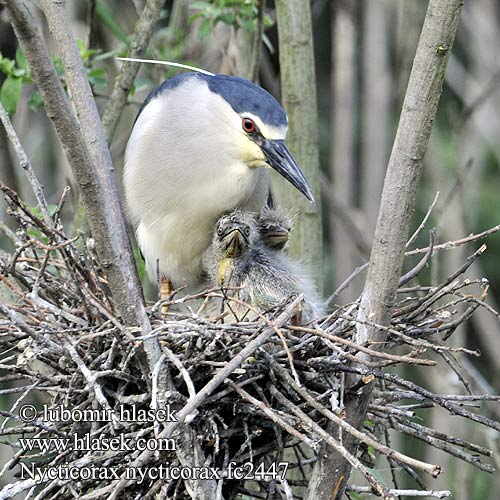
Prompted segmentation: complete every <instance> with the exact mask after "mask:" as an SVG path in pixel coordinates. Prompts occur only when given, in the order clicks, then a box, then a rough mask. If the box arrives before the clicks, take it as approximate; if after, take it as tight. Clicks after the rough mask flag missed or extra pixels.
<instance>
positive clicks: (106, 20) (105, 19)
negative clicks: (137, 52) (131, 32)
mask: <svg viewBox="0 0 500 500" xmlns="http://www.w3.org/2000/svg"><path fill="white" fill-rule="evenodd" d="M95 13H96V15H97V17H98V18H99V19H100V21H101V22H102V24H104V26H106V28H108V29H109V31H111V33H113V35H114V36H115V37H116V38H118V40H120V41H121V42H123V43H124V44H125V45H127V46H128V44H129V38H128V35H127V33H126V32H125V31H124V30H123V29H122V28H121V26H120V25H119V24H118V23H117V21H116V14H113V12H112V11H111V10H110V8H109V7H108V6H107V5H106V3H105V2H103V1H102V0H98V1H97V2H96V5H95Z"/></svg>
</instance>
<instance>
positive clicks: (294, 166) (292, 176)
mask: <svg viewBox="0 0 500 500" xmlns="http://www.w3.org/2000/svg"><path fill="white" fill-rule="evenodd" d="M261 147H262V151H263V152H264V154H265V155H266V159H267V163H268V164H269V166H270V167H272V168H273V169H274V170H276V172H278V173H279V174H280V175H282V176H283V177H284V178H285V179H286V180H287V181H288V182H290V183H291V184H292V185H293V186H295V187H296V188H297V189H298V190H299V191H300V192H301V193H302V194H303V195H304V196H305V197H306V198H307V199H308V200H309V201H310V202H311V203H314V201H315V200H314V196H313V193H312V190H311V186H309V183H308V182H307V179H306V176H305V175H304V173H303V172H302V170H301V169H300V167H299V165H298V163H297V162H296V161H295V158H294V157H293V156H292V154H291V153H290V151H289V150H288V148H287V147H286V144H285V141H282V140H274V141H264V143H263V144H262V146H261Z"/></svg>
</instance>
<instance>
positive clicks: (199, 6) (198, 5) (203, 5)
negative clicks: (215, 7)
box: [190, 1, 211, 10]
mask: <svg viewBox="0 0 500 500" xmlns="http://www.w3.org/2000/svg"><path fill="white" fill-rule="evenodd" d="M210 7H211V4H210V2H202V1H200V2H191V5H190V8H191V9H196V10H207V9H209V8H210Z"/></svg>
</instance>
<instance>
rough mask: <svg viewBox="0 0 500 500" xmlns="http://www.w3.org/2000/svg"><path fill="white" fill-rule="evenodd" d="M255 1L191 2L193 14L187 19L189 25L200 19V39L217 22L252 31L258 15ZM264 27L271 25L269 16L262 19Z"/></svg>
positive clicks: (208, 0) (220, 0)
mask: <svg viewBox="0 0 500 500" xmlns="http://www.w3.org/2000/svg"><path fill="white" fill-rule="evenodd" d="M257 5H258V4H257V0H201V1H196V2H192V4H191V5H190V7H191V8H192V9H193V10H195V13H194V14H193V15H192V16H191V17H190V18H189V23H193V22H194V21H195V20H196V19H198V18H202V19H203V20H202V22H201V24H200V27H199V30H198V36H199V37H200V39H202V40H203V39H204V38H206V37H207V36H208V35H209V34H210V32H211V30H212V29H213V28H214V27H215V25H216V24H217V23H219V22H222V23H224V24H228V25H230V26H235V27H238V28H243V29H245V30H247V31H251V32H252V31H254V30H255V26H256V23H257V17H258V15H259V9H258V6H257ZM264 25H265V26H266V27H268V26H271V25H272V20H271V18H270V17H269V16H267V15H266V16H265V17H264Z"/></svg>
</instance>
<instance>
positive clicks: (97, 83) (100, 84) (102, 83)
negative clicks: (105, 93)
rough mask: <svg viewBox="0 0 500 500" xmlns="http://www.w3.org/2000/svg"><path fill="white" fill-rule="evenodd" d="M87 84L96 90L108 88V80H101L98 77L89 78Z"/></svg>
mask: <svg viewBox="0 0 500 500" xmlns="http://www.w3.org/2000/svg"><path fill="white" fill-rule="evenodd" d="M89 82H90V84H91V85H92V86H93V87H95V88H96V89H104V88H106V87H107V86H108V80H106V78H101V77H100V76H91V77H89Z"/></svg>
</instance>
